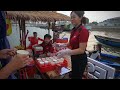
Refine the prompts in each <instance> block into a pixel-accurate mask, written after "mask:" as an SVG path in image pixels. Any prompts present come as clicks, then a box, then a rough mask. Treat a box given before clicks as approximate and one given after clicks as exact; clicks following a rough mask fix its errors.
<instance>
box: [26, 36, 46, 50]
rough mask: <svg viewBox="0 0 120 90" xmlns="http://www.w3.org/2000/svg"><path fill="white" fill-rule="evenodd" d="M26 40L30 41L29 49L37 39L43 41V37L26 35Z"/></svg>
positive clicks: (36, 42)
mask: <svg viewBox="0 0 120 90" xmlns="http://www.w3.org/2000/svg"><path fill="white" fill-rule="evenodd" d="M28 40H29V41H30V45H29V46H28V48H29V49H32V46H33V45H35V44H38V40H40V41H44V40H43V39H41V38H39V37H38V38H35V37H28Z"/></svg>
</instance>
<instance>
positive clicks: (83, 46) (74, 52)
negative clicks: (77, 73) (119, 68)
mask: <svg viewBox="0 0 120 90" xmlns="http://www.w3.org/2000/svg"><path fill="white" fill-rule="evenodd" d="M86 47H87V43H80V44H79V48H78V49H74V50H72V55H77V54H83V53H84V52H85V50H86Z"/></svg>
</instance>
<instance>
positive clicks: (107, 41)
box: [94, 35, 120, 48]
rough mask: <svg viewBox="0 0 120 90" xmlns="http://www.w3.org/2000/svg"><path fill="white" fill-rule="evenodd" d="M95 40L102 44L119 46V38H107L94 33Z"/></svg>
mask: <svg viewBox="0 0 120 90" xmlns="http://www.w3.org/2000/svg"><path fill="white" fill-rule="evenodd" d="M94 36H95V38H96V40H97V41H99V42H100V43H102V44H105V45H109V46H112V47H118V48H120V39H115V38H109V37H105V36H99V35H94Z"/></svg>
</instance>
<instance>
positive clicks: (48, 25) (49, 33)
mask: <svg viewBox="0 0 120 90" xmlns="http://www.w3.org/2000/svg"><path fill="white" fill-rule="evenodd" d="M48 34H50V22H48Z"/></svg>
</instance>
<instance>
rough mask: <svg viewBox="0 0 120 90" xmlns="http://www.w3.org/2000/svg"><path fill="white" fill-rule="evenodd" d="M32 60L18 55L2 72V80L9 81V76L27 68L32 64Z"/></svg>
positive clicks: (0, 77) (0, 73) (0, 75)
mask: <svg viewBox="0 0 120 90" xmlns="http://www.w3.org/2000/svg"><path fill="white" fill-rule="evenodd" d="M30 60H31V59H30V58H29V57H27V56H21V55H16V56H14V57H13V58H12V60H11V61H10V62H9V63H8V64H7V65H6V66H5V67H3V68H2V69H1V70H0V79H7V78H8V76H9V75H10V74H11V73H12V72H14V71H15V70H19V69H20V68H23V67H25V66H26V65H28V64H30Z"/></svg>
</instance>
